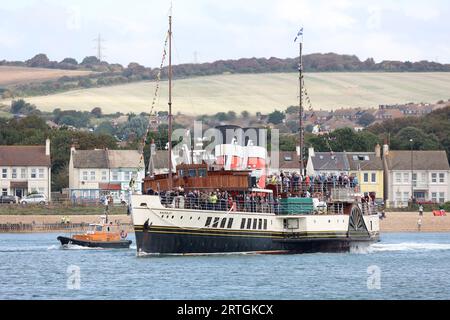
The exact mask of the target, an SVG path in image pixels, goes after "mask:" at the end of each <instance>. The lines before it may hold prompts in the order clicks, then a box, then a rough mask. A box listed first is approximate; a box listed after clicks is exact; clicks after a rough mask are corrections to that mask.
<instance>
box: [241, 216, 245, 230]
mask: <svg viewBox="0 0 450 320" xmlns="http://www.w3.org/2000/svg"><path fill="white" fill-rule="evenodd" d="M245 220H246V219H245V218H242V220H241V229H244V228H245Z"/></svg>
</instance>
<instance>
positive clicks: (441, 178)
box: [439, 173, 445, 183]
mask: <svg viewBox="0 0 450 320" xmlns="http://www.w3.org/2000/svg"><path fill="white" fill-rule="evenodd" d="M439 183H445V173H439Z"/></svg>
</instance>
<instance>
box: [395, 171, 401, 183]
mask: <svg viewBox="0 0 450 320" xmlns="http://www.w3.org/2000/svg"><path fill="white" fill-rule="evenodd" d="M395 182H396V183H402V174H401V173H396V174H395Z"/></svg>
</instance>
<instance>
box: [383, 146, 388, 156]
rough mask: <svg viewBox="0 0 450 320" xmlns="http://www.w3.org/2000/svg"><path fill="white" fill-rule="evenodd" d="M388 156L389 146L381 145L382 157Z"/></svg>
mask: <svg viewBox="0 0 450 320" xmlns="http://www.w3.org/2000/svg"><path fill="white" fill-rule="evenodd" d="M387 155H389V145H388V144H385V145H383V156H387Z"/></svg>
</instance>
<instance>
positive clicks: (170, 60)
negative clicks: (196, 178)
mask: <svg viewBox="0 0 450 320" xmlns="http://www.w3.org/2000/svg"><path fill="white" fill-rule="evenodd" d="M168 120H169V132H168V138H169V150H168V154H169V162H168V165H169V190H172V187H173V181H172V15H170V16H169V119H168Z"/></svg>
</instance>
